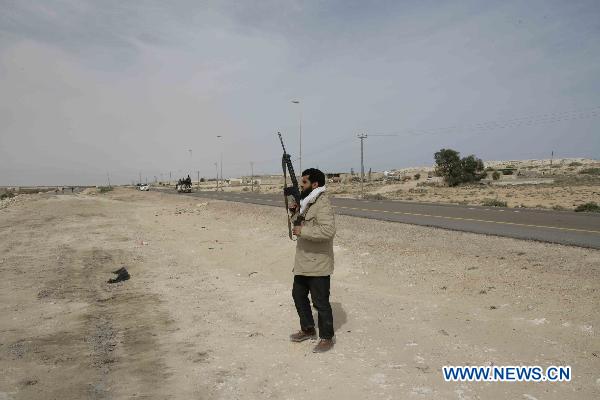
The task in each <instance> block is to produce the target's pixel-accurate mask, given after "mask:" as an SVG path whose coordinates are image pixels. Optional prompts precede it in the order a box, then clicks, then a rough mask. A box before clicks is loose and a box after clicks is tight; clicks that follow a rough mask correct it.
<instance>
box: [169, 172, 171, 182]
mask: <svg viewBox="0 0 600 400" xmlns="http://www.w3.org/2000/svg"><path fill="white" fill-rule="evenodd" d="M169 186H171V171H169Z"/></svg>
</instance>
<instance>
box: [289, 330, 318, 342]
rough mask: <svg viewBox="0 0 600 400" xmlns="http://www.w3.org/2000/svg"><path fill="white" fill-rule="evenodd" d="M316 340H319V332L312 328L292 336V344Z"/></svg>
mask: <svg viewBox="0 0 600 400" xmlns="http://www.w3.org/2000/svg"><path fill="white" fill-rule="evenodd" d="M316 338H317V331H316V330H315V328H310V329H307V330H299V331H298V332H296V333H293V334H291V335H290V340H291V341H292V342H303V341H305V340H307V339H316Z"/></svg>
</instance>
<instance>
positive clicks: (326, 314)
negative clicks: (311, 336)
mask: <svg viewBox="0 0 600 400" xmlns="http://www.w3.org/2000/svg"><path fill="white" fill-rule="evenodd" d="M329 283H330V277H329V275H328V276H304V275H294V287H293V289H292V297H293V298H294V304H295V305H296V311H298V316H299V317H300V328H301V329H302V330H307V329H309V328H314V326H315V320H314V319H313V315H312V310H311V308H310V302H309V301H308V293H310V298H311V299H312V303H313V305H314V307H315V308H316V309H317V312H318V315H319V337H320V338H321V339H331V338H333V312H332V311H331V304H329Z"/></svg>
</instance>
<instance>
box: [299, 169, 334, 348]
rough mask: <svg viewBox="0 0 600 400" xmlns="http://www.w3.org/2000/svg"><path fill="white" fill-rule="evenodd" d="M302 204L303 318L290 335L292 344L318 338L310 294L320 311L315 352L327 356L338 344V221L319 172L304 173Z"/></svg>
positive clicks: (301, 293) (323, 178) (301, 291)
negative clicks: (332, 297) (333, 287)
mask: <svg viewBox="0 0 600 400" xmlns="http://www.w3.org/2000/svg"><path fill="white" fill-rule="evenodd" d="M300 190H301V194H300V198H301V200H300V205H298V204H296V205H294V206H293V207H294V215H293V217H292V218H293V219H294V220H296V219H297V218H299V217H300V218H301V220H302V224H301V225H300V226H295V227H294V229H293V231H292V232H293V234H294V235H296V237H297V238H298V239H297V242H296V257H295V260H294V269H293V272H294V286H293V289H292V297H293V299H294V304H295V305H296V311H297V312H298V317H299V318H300V331H298V332H297V333H294V334H292V335H290V340H291V341H292V342H302V341H304V340H307V339H316V336H317V331H316V330H315V321H314V319H313V315H312V309H311V307H310V302H309V300H308V294H309V293H310V298H311V300H312V303H313V305H314V307H315V308H316V309H317V312H318V326H319V332H318V333H319V339H320V340H319V342H318V343H317V345H316V346H315V347H314V349H313V352H314V353H323V352H326V351H328V350H330V349H331V348H332V347H333V345H334V343H335V342H334V341H335V339H334V332H333V312H332V310H331V304H330V303H329V289H330V277H331V274H332V273H333V238H334V236H335V221H334V216H333V208H332V207H331V203H330V202H329V198H328V197H327V195H326V194H325V175H324V174H323V172H321V171H320V170H318V169H315V168H309V169H307V170H305V171H304V172H302V181H301V183H300Z"/></svg>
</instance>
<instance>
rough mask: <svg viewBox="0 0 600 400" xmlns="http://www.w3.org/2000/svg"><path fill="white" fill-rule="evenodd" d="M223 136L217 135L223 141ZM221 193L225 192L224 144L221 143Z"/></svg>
mask: <svg viewBox="0 0 600 400" xmlns="http://www.w3.org/2000/svg"><path fill="white" fill-rule="evenodd" d="M222 138H223V136H222V135H217V139H222ZM221 191H222V192H223V191H224V190H223V142H222V141H221Z"/></svg>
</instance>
